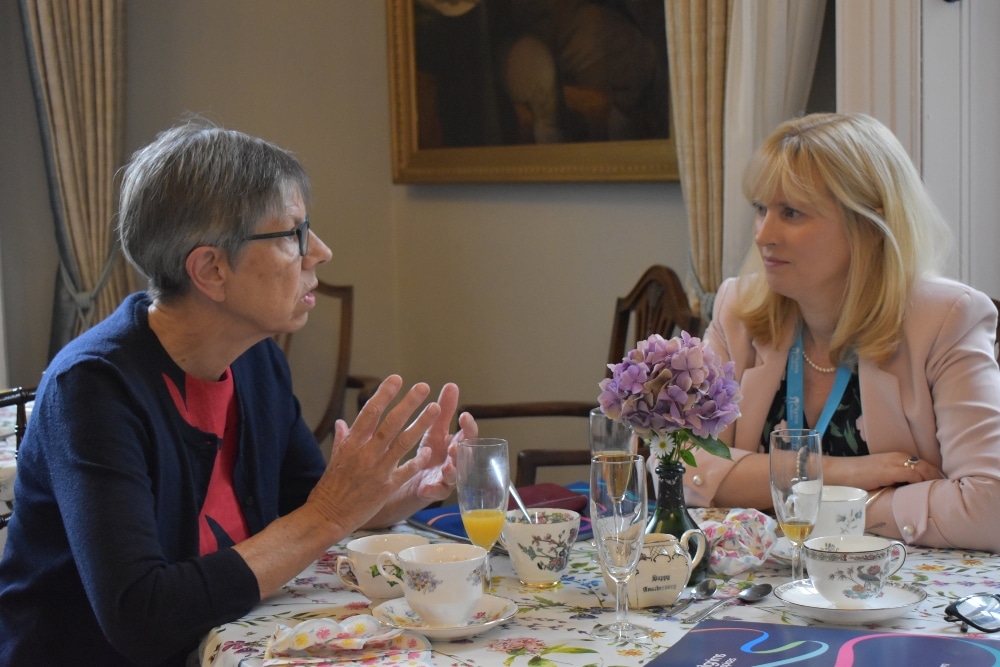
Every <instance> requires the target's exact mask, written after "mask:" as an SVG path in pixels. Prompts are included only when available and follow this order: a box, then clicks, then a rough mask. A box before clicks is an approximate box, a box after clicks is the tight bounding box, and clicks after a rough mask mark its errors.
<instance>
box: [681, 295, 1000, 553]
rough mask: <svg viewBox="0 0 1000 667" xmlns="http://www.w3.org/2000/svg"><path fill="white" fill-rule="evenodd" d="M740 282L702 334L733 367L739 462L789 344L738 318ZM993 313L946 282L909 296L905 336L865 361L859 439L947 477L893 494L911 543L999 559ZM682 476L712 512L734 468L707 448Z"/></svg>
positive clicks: (755, 441)
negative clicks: (766, 340) (888, 351)
mask: <svg viewBox="0 0 1000 667" xmlns="http://www.w3.org/2000/svg"><path fill="white" fill-rule="evenodd" d="M736 280H737V279H734V278H731V279H729V280H727V281H726V282H725V283H724V284H723V285H722V286H721V287H720V289H719V292H718V295H717V297H716V302H715V308H714V318H713V320H712V322H711V324H710V325H709V328H708V331H707V332H706V334H705V338H706V339H707V340H708V341H710V343H711V345H712V348H713V349H714V350H715V351H716V352H717V353H719V354H720V355H721V356H722V357H723V359H725V360H729V359H732V360H733V362H734V363H735V365H736V379H737V380H739V382H740V386H741V388H742V391H743V401H742V403H740V411H741V412H742V416H741V417H740V418H739V419H738V420H737V421H736V422H735V423H734V424H732V425H731V426H730V427H729V428H728V429H727V430H726V431H725V432H724V433H723V434H722V439H723V440H724V441H725V442H726V443H727V444H729V445H730V446H731V447H733V451H732V456H733V459H734V462H735V461H738V460H739V459H740V458H742V457H743V456H746V455H747V454H749V453H750V452H756V451H757V449H758V445H759V443H760V438H761V431H762V429H763V427H764V420H765V418H766V416H767V412H768V410H769V408H770V406H771V403H772V401H773V400H774V394H775V392H776V391H777V390H778V387H779V385H780V383H781V378H782V376H783V374H784V371H785V362H786V360H787V355H788V348H789V347H790V346H791V333H790V334H789V340H786V341H784V342H783V343H782V344H781V345H780V346H779V347H777V348H775V347H767V346H760V345H757V344H755V343H754V341H752V340H750V337H749V335H748V334H747V331H746V328H745V327H744V326H743V324H742V323H741V322H740V321H739V320H738V319H737V318H736V316H735V315H734V314H733V310H732V308H733V301H734V299H735V298H736ZM996 326H997V311H996V309H995V308H994V306H993V302H992V301H991V300H990V298H989V297H987V296H986V295H985V294H983V293H982V292H979V291H977V290H975V289H973V288H971V287H969V286H967V285H964V284H961V283H958V282H955V281H952V280H946V279H941V278H931V279H924V280H921V281H919V282H918V283H917V285H916V286H915V288H914V290H913V300H912V303H911V306H910V309H909V314H908V316H907V318H906V321H905V322H904V323H903V339H902V342H901V343H900V345H899V349H898V350H897V351H896V353H895V354H894V355H893V357H892V358H891V359H890V360H889V361H888V362H887V363H885V364H884V365H883V366H882V367H881V368H879V367H877V366H875V365H874V364H873V363H871V362H870V361H865V360H861V362H860V363H859V366H858V378H859V381H860V386H861V409H862V415H863V417H862V421H863V424H862V432H863V434H864V437H865V440H866V441H867V442H868V448H869V451H870V452H872V453H877V452H885V451H903V452H908V453H911V454H914V455H916V456H919V457H920V458H921V459H924V460H926V461H929V462H931V463H933V464H934V465H936V466H937V467H938V468H940V469H941V470H942V472H943V473H944V475H945V479H942V480H935V481H928V482H922V483H919V484H911V485H907V486H902V487H900V488H898V489H897V490H896V492H895V494H894V495H893V507H892V510H893V514H894V517H895V520H896V523H897V525H898V528H899V531H900V533H901V534H902V535H903V536H904V538H905V539H906V540H907V541H908V542H911V543H915V544H922V545H927V546H935V547H958V548H965V549H984V550H988V551H993V552H1000V368H998V367H997V362H996V359H995V358H994V338H995V335H996ZM697 461H698V466H697V467H696V468H691V469H689V470H688V471H687V473H686V474H685V480H684V481H685V495H686V498H687V502H688V503H689V504H690V505H692V506H696V507H697V506H711V504H712V498H713V497H714V496H715V493H716V490H717V489H718V487H719V484H720V483H721V481H722V479H723V478H724V477H725V476H726V474H727V473H728V472H729V470H730V469H731V467H732V466H733V465H734V462H730V461H726V460H724V459H720V458H718V457H713V456H710V455H707V454H705V453H700V455H698V456H697Z"/></svg>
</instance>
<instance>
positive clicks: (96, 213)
mask: <svg viewBox="0 0 1000 667" xmlns="http://www.w3.org/2000/svg"><path fill="white" fill-rule="evenodd" d="M20 7H21V18H22V22H23V27H24V33H25V43H26V45H27V51H28V63H29V67H30V69H31V78H32V84H33V88H34V91H35V100H36V107H37V112H38V118H39V126H40V128H41V134H42V140H43V143H44V146H43V149H44V152H45V163H46V171H47V174H48V181H49V189H50V201H51V205H52V212H53V218H54V221H55V234H56V241H57V247H58V249H59V276H58V280H57V290H62V291H63V293H62V294H61V295H60V294H57V295H56V299H55V302H54V303H55V305H54V316H53V330H52V340H51V344H50V353H52V354H54V353H55V352H56V351H58V349H60V348H61V347H62V346H63V345H65V343H66V342H68V341H69V339H70V338H72V336H75V335H77V334H79V333H80V332H81V331H83V330H84V329H86V328H88V327H89V326H91V325H92V324H94V323H95V322H98V321H100V320H101V319H103V318H104V317H106V316H107V315H108V314H109V313H111V311H112V310H114V309H115V307H117V305H118V304H119V303H120V302H121V300H122V299H123V298H124V297H125V296H126V295H127V294H128V293H129V292H131V291H133V290H134V289H135V284H134V283H135V280H134V276H133V274H132V273H131V272H130V271H129V270H128V268H127V266H126V264H125V262H123V261H122V260H121V257H120V255H119V253H118V244H117V239H116V237H115V225H114V215H115V206H116V202H117V192H116V185H115V178H114V177H115V172H116V170H117V169H118V167H119V166H120V165H121V163H122V157H123V155H122V151H123V145H124V110H125V107H124V95H125V93H124V91H125V6H124V0H20ZM62 304H68V305H69V307H70V308H71V312H69V313H66V312H64V310H65V307H64V306H63V305H62Z"/></svg>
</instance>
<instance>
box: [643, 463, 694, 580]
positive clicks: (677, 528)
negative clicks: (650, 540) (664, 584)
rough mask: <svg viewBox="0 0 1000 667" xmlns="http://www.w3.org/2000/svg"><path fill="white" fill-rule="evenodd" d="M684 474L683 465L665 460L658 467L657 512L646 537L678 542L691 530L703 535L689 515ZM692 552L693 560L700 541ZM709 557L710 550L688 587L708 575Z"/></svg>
mask: <svg viewBox="0 0 1000 667" xmlns="http://www.w3.org/2000/svg"><path fill="white" fill-rule="evenodd" d="M684 471H685V468H684V466H682V465H681V464H679V463H665V462H663V461H662V460H661V461H660V463H659V465H657V466H656V476H657V479H658V480H659V484H658V485H657V491H656V508H655V509H654V510H653V513H652V515H651V516H650V518H649V523H647V524H646V533H647V534H648V533H666V534H667V535H673V536H674V537H676V538H677V539H678V540H680V539H681V536H682V535H683V534H684V533H685V532H686V531H688V530H697V531H701V528H699V527H698V523H697V522H696V521H695V520H694V519H693V518H691V514H690V513H688V509H687V504H686V503H685V502H684ZM689 544H690V547H689V552H690V553H691V558H692V560H693V559H694V556H695V553H696V551H697V547H698V541H697V540H691V541H690V542H689ZM708 560H709V553H708V551H707V550H706V552H705V555H704V557H703V558H702V559H701V561H700V562H699V563H698V564H697V565H695V566H694V568H693V569H692V570H691V578H690V579H689V580H688V585H689V586H690V585H693V584H696V583H698V582H699V581H701V580H702V579H704V578H705V577H706V576H707V575H708Z"/></svg>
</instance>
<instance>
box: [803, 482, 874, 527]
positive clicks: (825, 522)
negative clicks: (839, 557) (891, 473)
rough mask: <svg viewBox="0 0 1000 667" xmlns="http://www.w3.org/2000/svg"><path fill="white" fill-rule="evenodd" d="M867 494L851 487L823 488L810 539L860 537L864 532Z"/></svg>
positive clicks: (862, 490)
mask: <svg viewBox="0 0 1000 667" xmlns="http://www.w3.org/2000/svg"><path fill="white" fill-rule="evenodd" d="M867 499H868V492H867V491H865V490H864V489H858V488H855V487H853V486H824V487H823V498H822V500H821V501H820V505H819V516H817V517H816V524H815V525H814V526H813V529H812V532H811V533H810V534H809V536H810V537H826V536H827V535H861V534H863V533H864V532H865V500H867Z"/></svg>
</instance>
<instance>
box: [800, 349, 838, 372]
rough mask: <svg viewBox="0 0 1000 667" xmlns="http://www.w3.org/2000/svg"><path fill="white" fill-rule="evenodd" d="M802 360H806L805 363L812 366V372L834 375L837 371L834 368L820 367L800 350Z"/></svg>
mask: <svg viewBox="0 0 1000 667" xmlns="http://www.w3.org/2000/svg"><path fill="white" fill-rule="evenodd" d="M802 358H803V359H805V360H806V363H807V364H809V365H810V366H812V368H813V370H815V371H819V372H820V373H834V372H836V370H837V367H836V366H820V365H819V364H817V363H815V362H814V361H813V360H812V359H810V358H809V355H808V354H806V351H805V350H802Z"/></svg>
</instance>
